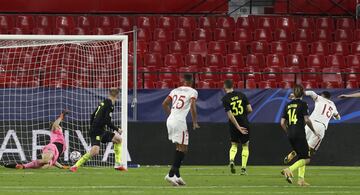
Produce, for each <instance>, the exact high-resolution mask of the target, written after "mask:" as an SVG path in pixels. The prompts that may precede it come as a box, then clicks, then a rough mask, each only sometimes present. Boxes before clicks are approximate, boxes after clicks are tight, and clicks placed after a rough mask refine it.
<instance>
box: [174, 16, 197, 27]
mask: <svg viewBox="0 0 360 195" xmlns="http://www.w3.org/2000/svg"><path fill="white" fill-rule="evenodd" d="M177 23H178V26H179V28H186V29H189V30H193V29H195V28H196V27H197V22H196V20H195V17H192V16H180V17H178V21H177Z"/></svg>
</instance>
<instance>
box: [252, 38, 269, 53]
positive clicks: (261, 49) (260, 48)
mask: <svg viewBox="0 0 360 195" xmlns="http://www.w3.org/2000/svg"><path fill="white" fill-rule="evenodd" d="M250 49H251V52H252V53H253V54H264V55H266V54H268V52H269V46H268V44H267V42H264V41H253V42H251V45H250Z"/></svg>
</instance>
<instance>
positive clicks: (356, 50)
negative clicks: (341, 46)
mask: <svg viewBox="0 0 360 195" xmlns="http://www.w3.org/2000/svg"><path fill="white" fill-rule="evenodd" d="M351 53H352V54H360V42H354V43H351Z"/></svg>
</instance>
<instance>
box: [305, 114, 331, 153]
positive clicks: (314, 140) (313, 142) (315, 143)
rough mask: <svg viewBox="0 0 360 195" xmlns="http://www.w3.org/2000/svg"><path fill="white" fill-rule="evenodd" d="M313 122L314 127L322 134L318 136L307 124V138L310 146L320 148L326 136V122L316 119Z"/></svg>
mask: <svg viewBox="0 0 360 195" xmlns="http://www.w3.org/2000/svg"><path fill="white" fill-rule="evenodd" d="M312 124H313V127H314V129H315V131H316V133H318V134H319V135H320V138H319V137H317V136H316V135H315V134H314V133H313V132H312V131H311V130H310V128H309V127H308V126H307V125H306V126H305V133H306V140H307V142H308V145H309V147H310V148H312V149H315V150H318V149H319V147H320V144H321V141H322V139H323V138H324V136H325V130H326V127H325V126H324V124H322V123H319V122H316V121H312Z"/></svg>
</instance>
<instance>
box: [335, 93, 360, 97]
mask: <svg viewBox="0 0 360 195" xmlns="http://www.w3.org/2000/svg"><path fill="white" fill-rule="evenodd" d="M339 98H360V92H358V93H353V94H342V95H339Z"/></svg>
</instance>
